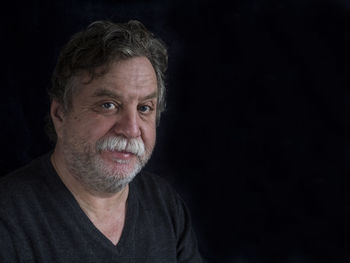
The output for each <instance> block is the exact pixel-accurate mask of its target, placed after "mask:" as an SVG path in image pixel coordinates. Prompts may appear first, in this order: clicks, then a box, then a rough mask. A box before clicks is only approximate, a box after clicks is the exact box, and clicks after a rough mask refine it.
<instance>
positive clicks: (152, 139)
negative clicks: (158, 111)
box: [142, 127, 156, 150]
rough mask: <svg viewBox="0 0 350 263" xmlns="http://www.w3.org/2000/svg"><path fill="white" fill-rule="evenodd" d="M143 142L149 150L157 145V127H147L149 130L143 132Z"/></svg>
mask: <svg viewBox="0 0 350 263" xmlns="http://www.w3.org/2000/svg"><path fill="white" fill-rule="evenodd" d="M142 134H143V136H142V137H143V142H144V144H145V146H146V148H147V149H149V150H151V149H153V147H154V145H155V143H156V128H155V127H147V129H145V130H143V133H142Z"/></svg>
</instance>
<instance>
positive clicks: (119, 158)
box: [101, 150, 136, 164]
mask: <svg viewBox="0 0 350 263" xmlns="http://www.w3.org/2000/svg"><path fill="white" fill-rule="evenodd" d="M101 155H102V156H103V157H106V158H108V159H110V160H112V161H113V162H117V163H120V164H126V163H128V162H129V161H131V160H132V159H133V158H134V157H135V156H136V155H135V154H134V153H131V152H127V151H116V150H113V151H102V152H101Z"/></svg>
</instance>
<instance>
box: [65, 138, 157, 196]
mask: <svg viewBox="0 0 350 263" xmlns="http://www.w3.org/2000/svg"><path fill="white" fill-rule="evenodd" d="M65 138H69V136H67V137H65ZM79 141H80V142H79ZM92 148H95V149H92ZM113 150H114V151H128V152H131V153H133V154H135V155H136V157H137V159H136V162H135V164H134V165H133V166H132V167H130V166H129V165H125V164H123V165H121V166H120V167H118V168H116V165H117V164H118V163H119V164H121V163H122V162H123V160H119V161H118V160H116V163H117V164H112V163H108V162H106V161H105V160H103V159H102V158H101V155H100V153H101V152H102V151H113ZM151 153H152V151H150V152H148V151H146V150H145V147H144V143H143V141H142V140H141V139H129V140H128V139H126V138H124V137H122V136H115V137H107V138H102V139H100V140H99V141H98V142H97V143H96V146H95V147H91V145H88V144H87V143H86V142H84V141H82V140H79V139H73V138H72V139H67V140H65V141H64V142H63V154H64V159H65V162H66V164H67V166H68V169H69V171H70V172H71V173H72V175H73V176H74V177H75V178H76V179H77V180H78V181H80V182H81V183H82V184H83V185H84V187H85V188H86V189H87V190H89V191H92V192H96V193H117V192H119V191H120V190H121V189H123V188H124V187H125V186H126V185H128V184H129V183H130V182H131V181H132V180H133V179H134V178H135V176H136V175H137V174H138V173H139V172H140V171H141V169H142V168H143V167H144V165H145V164H146V163H147V161H148V160H149V158H150V156H151Z"/></svg>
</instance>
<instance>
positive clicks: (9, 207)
mask: <svg viewBox="0 0 350 263" xmlns="http://www.w3.org/2000/svg"><path fill="white" fill-rule="evenodd" d="M0 262H7V263H10V262H62V263H67V262H75V263H76V262H84V263H89V262H91V263H97V262H106V263H111V262H118V263H119V262H120V263H127V262H142V263H147V262H149V263H158V262H159V263H160V262H164V263H172V262H202V261H201V259H200V255H199V252H198V248H197V244H196V240H195V237H194V234H193V231H192V228H191V225H190V218H189V214H188V211H187V209H186V207H185V205H184V203H183V201H182V200H181V198H180V197H179V196H178V195H177V194H176V193H175V192H174V191H173V190H172V188H171V187H170V186H169V185H168V184H166V183H165V182H164V181H163V179H162V178H160V177H157V176H155V175H152V174H148V173H141V174H139V175H137V177H136V178H135V179H134V181H133V182H132V183H131V184H130V190H129V196H128V206H127V214H126V220H125V225H124V229H123V232H122V236H121V238H120V241H119V243H118V244H117V245H116V246H115V245H113V243H111V242H110V241H109V240H108V239H107V238H106V237H105V236H104V235H103V234H102V233H101V232H100V231H99V230H98V229H97V228H96V227H95V226H94V225H93V223H92V222H91V221H90V220H89V218H88V217H87V216H86V215H85V213H84V212H83V211H82V209H81V208H80V206H79V204H78V203H77V201H76V200H75V198H74V197H73V195H72V194H71V193H70V192H69V190H68V189H67V188H66V187H65V185H64V184H63V183H62V181H61V180H60V178H59V176H58V175H57V173H56V172H55V170H54V168H53V167H52V165H51V162H50V159H49V155H48V154H47V155H44V156H42V157H40V158H38V159H36V160H34V161H33V162H32V163H30V164H29V165H27V166H25V167H23V168H21V169H19V170H17V171H15V172H13V173H11V174H9V175H7V176H6V177H4V178H3V179H2V180H1V181H0Z"/></svg>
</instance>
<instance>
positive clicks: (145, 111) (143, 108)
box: [139, 105, 152, 113]
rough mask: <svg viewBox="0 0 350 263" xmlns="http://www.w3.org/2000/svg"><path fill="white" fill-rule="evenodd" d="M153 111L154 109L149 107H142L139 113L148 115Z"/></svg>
mask: <svg viewBox="0 0 350 263" xmlns="http://www.w3.org/2000/svg"><path fill="white" fill-rule="evenodd" d="M151 110H152V108H151V107H150V106H148V105H142V106H140V107H139V111H140V112H142V113H148V112H150V111H151Z"/></svg>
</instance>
